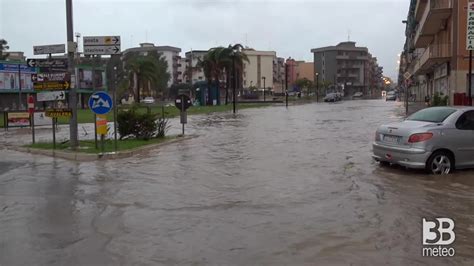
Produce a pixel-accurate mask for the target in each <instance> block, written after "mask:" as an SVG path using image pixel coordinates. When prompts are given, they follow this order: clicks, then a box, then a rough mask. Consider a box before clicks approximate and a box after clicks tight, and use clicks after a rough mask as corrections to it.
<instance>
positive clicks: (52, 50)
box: [33, 44, 66, 55]
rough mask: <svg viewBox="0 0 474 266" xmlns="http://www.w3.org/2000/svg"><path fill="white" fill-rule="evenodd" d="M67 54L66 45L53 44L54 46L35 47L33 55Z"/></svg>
mask: <svg viewBox="0 0 474 266" xmlns="http://www.w3.org/2000/svg"><path fill="white" fill-rule="evenodd" d="M64 52H66V45H64V44H52V45H39V46H33V54H34V55H39V54H62V53H64Z"/></svg>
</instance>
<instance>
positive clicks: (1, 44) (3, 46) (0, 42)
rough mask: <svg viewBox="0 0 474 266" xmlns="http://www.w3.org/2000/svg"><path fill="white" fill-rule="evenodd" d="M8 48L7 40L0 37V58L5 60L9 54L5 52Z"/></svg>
mask: <svg viewBox="0 0 474 266" xmlns="http://www.w3.org/2000/svg"><path fill="white" fill-rule="evenodd" d="M8 49H10V47H9V46H8V42H7V41H6V40H4V39H0V60H6V59H7V57H8V56H9V55H10V54H9V53H7V52H6V51H7V50H8Z"/></svg>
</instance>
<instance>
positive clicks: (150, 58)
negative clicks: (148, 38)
mask: <svg viewBox="0 0 474 266" xmlns="http://www.w3.org/2000/svg"><path fill="white" fill-rule="evenodd" d="M167 68H168V65H167V63H166V61H165V59H164V58H163V57H162V56H161V54H158V53H156V52H149V53H148V54H147V55H140V54H139V53H134V52H132V53H128V54H127V55H126V56H125V58H124V71H125V73H126V75H127V77H128V78H127V80H128V86H129V89H130V90H131V91H132V93H133V94H134V95H135V100H136V101H137V102H140V95H141V91H144V90H146V89H148V90H151V88H150V86H151V87H152V88H153V90H156V91H157V92H163V90H164V88H166V86H167V83H168V80H169V78H170V74H169V73H168V72H167ZM135 81H136V84H134V83H135ZM134 89H135V91H133V90H134Z"/></svg>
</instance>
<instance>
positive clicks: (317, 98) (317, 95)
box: [316, 72, 319, 102]
mask: <svg viewBox="0 0 474 266" xmlns="http://www.w3.org/2000/svg"><path fill="white" fill-rule="evenodd" d="M316 102H319V73H318V72H316Z"/></svg>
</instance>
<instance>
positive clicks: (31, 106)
mask: <svg viewBox="0 0 474 266" xmlns="http://www.w3.org/2000/svg"><path fill="white" fill-rule="evenodd" d="M34 112H35V98H34V97H33V95H30V96H29V97H28V113H30V115H31V114H33V113H34Z"/></svg>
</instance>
